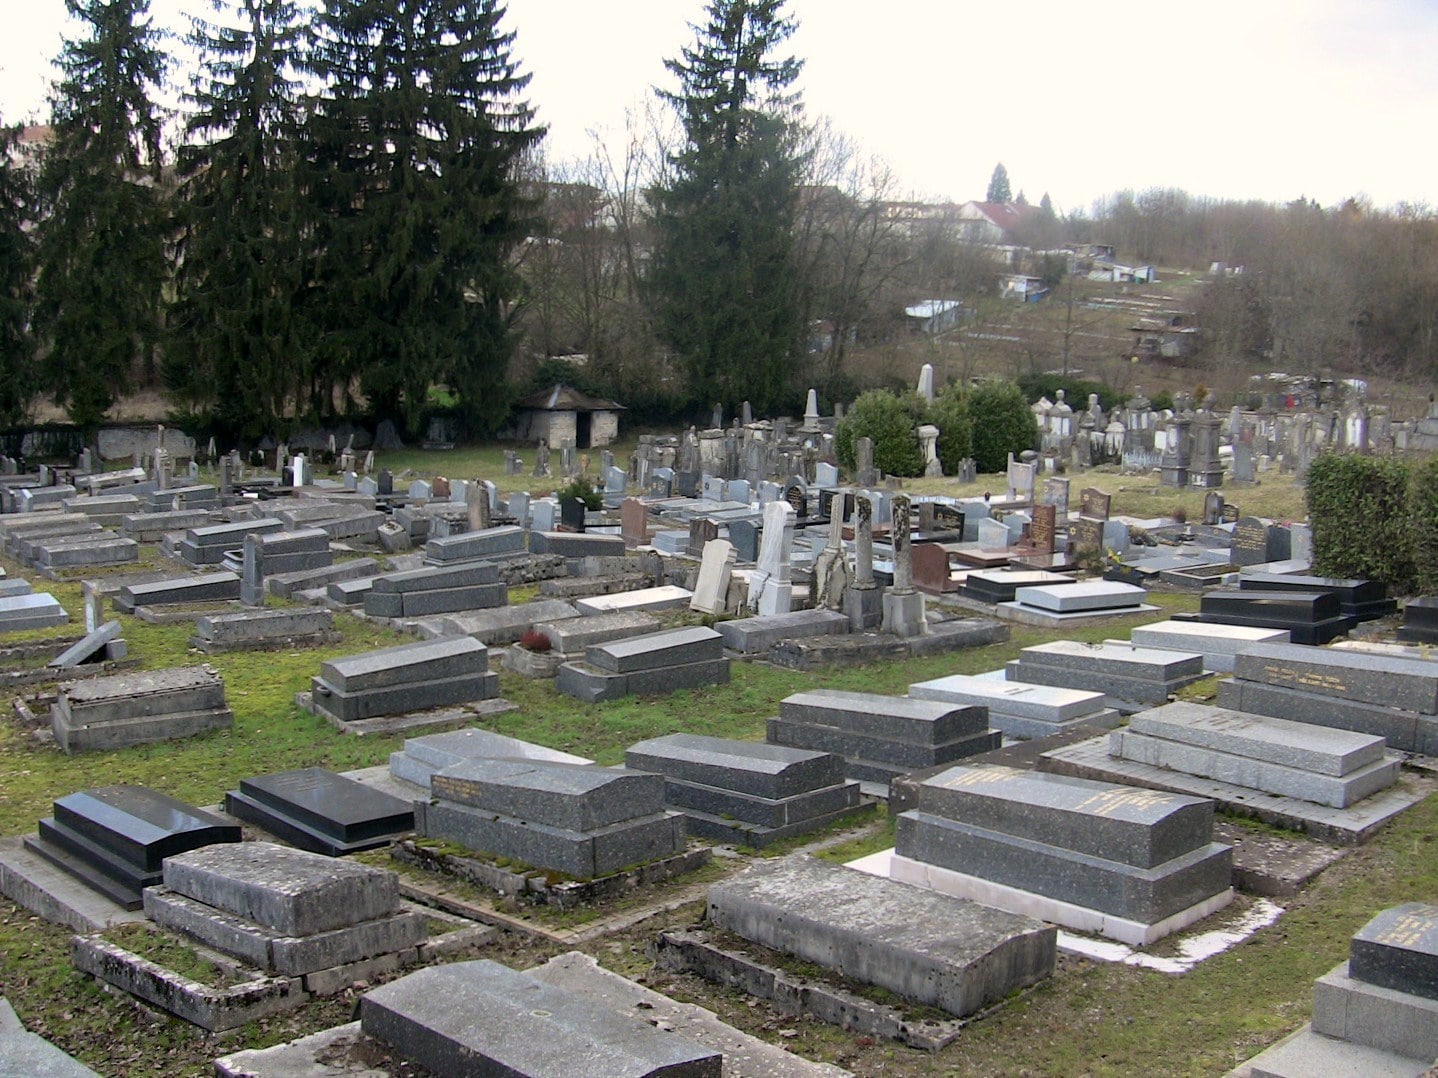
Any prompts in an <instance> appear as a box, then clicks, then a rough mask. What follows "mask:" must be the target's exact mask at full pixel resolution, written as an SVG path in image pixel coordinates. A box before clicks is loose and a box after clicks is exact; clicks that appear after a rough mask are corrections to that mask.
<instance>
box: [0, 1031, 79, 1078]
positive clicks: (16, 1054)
mask: <svg viewBox="0 0 1438 1078" xmlns="http://www.w3.org/2000/svg"><path fill="white" fill-rule="evenodd" d="M39 1075H43V1076H44V1078H100V1075H99V1074H98V1073H96V1072H95V1071H92V1070H91V1069H90V1068H89V1067H87V1066H85V1065H84V1064H83V1063H81V1062H80V1061H79V1060H78V1059H76V1058H75V1057H74V1056H72V1055H69V1054H67V1053H66V1052H65V1051H64V1050H63V1049H61V1048H59V1047H57V1046H55V1045H53V1044H51V1043H50V1042H49V1041H47V1040H46V1039H45V1038H44V1037H42V1036H40V1034H38V1033H31V1032H30V1031H29V1030H25V1029H21V1030H17V1031H16V1032H13V1033H6V1034H5V1035H4V1036H0V1078H37V1076H39Z"/></svg>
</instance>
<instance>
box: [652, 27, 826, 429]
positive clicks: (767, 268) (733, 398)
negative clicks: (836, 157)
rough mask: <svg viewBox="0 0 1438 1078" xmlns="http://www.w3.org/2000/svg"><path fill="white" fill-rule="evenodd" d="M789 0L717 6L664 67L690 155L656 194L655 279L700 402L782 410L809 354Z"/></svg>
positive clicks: (670, 338) (671, 337) (666, 322)
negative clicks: (797, 240) (804, 352)
mask: <svg viewBox="0 0 1438 1078" xmlns="http://www.w3.org/2000/svg"><path fill="white" fill-rule="evenodd" d="M782 8H783V0H710V3H709V6H708V9H707V19H706V21H705V23H704V25H703V26H697V27H695V28H694V29H695V33H696V38H695V43H694V45H693V47H691V48H687V49H685V50H683V53H682V55H681V58H680V59H678V60H670V61H668V62H667V63H666V66H667V67H668V69H669V70H670V71H671V72H672V73H673V74H674V75H675V76H676V77H677V78H678V80H679V91H678V92H677V93H663V94H661V96H662V97H664V99H665V100H667V101H669V102H670V103H671V104H672V105H673V106H674V107H675V108H676V109H677V110H678V112H679V115H680V118H681V120H682V121H683V125H684V145H683V147H682V148H681V149H680V151H679V152H678V153H677V154H676V155H675V156H674V157H673V159H672V164H673V178H672V179H671V180H670V182H669V183H668V184H667V186H665V187H664V188H663V189H661V190H660V191H658V192H657V193H656V194H657V199H656V202H657V205H656V214H655V226H656V229H657V236H656V241H657V242H656V250H655V256H654V264H653V268H652V273H651V277H650V283H651V285H652V287H653V294H654V300H655V305H656V312H657V318H658V321H659V326H660V330H661V333H662V335H663V337H664V339H665V340H666V341H667V342H668V343H669V344H670V346H671V347H672V348H673V349H674V351H675V353H676V354H677V355H678V357H679V359H680V361H681V362H682V364H683V365H684V368H685V370H686V372H687V374H688V377H689V391H690V394H691V398H692V401H693V403H694V404H696V405H699V406H705V407H707V406H708V405H710V404H712V403H714V402H716V401H717V402H720V403H722V404H724V406H725V408H726V410H735V409H737V407H738V406H739V403H740V402H741V401H744V400H749V401H750V402H752V404H753V405H754V407H755V409H756V410H758V411H759V412H760V414H764V412H766V411H769V410H772V409H774V408H776V407H779V406H780V405H781V403H782V401H783V399H784V397H785V392H786V390H787V388H788V386H789V382H790V377H791V369H792V365H793V363H794V361H795V359H796V358H797V356H798V355H799V354H800V346H801V342H802V330H803V326H802V322H801V315H800V305H799V297H798V291H797V288H796V284H795V266H794V220H795V215H796V210H797V200H798V178H799V174H800V170H801V166H802V159H801V157H800V154H799V150H798V146H797V141H796V137H795V135H796V130H795V126H796V120H797V115H798V101H797V98H796V97H795V96H793V95H791V94H790V93H789V87H790V85H791V84H792V83H793V81H794V79H795V78H797V77H798V74H799V70H800V67H801V66H802V65H801V63H800V61H798V60H796V59H793V58H779V57H776V56H775V55H774V53H775V51H776V50H777V49H779V48H780V46H782V45H783V44H784V42H785V41H786V40H787V39H788V38H789V36H790V35H791V34H792V33H793V31H794V26H795V24H794V22H793V20H792V19H791V18H789V17H788V16H787V15H785V14H783V13H782V11H781V9H782Z"/></svg>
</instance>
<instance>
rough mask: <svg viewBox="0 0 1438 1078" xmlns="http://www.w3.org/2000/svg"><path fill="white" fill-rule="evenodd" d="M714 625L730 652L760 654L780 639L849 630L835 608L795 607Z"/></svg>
mask: <svg viewBox="0 0 1438 1078" xmlns="http://www.w3.org/2000/svg"><path fill="white" fill-rule="evenodd" d="M714 628H715V630H717V631H718V633H719V635H720V636H722V637H723V638H724V646H725V647H726V648H729V649H730V650H731V651H737V652H739V653H740V654H741V655H762V654H764V653H765V652H767V651H768V650H769V649H770V648H771V647H772V646H773V645H774V644H776V643H777V642H778V641H780V640H797V639H804V638H807V637H812V636H842V635H844V634H846V633H847V632H848V631H849V617H848V615H847V614H842V613H840V612H839V611H837V610H824V609H813V610H794V611H791V612H790V613H787V614H768V615H762V616H758V617H751V618H736V619H734V620H732V621H721V622H719V623H718V624H717V625H715V626H714Z"/></svg>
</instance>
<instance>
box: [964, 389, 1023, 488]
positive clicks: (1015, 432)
mask: <svg viewBox="0 0 1438 1078" xmlns="http://www.w3.org/2000/svg"><path fill="white" fill-rule="evenodd" d="M969 415H970V416H971V417H972V419H973V429H974V452H973V457H974V461H975V463H976V464H977V466H978V469H979V471H981V472H1001V471H1003V470H1004V469H1005V468H1006V467H1008V462H1009V454H1010V453H1013V454H1015V455H1017V454H1019V453H1022V452H1023V451H1024V450H1026V449H1033V448H1034V443H1035V442H1036V441H1038V428H1037V427H1036V426H1035V425H1034V414H1033V412H1031V411H1029V404H1028V401H1027V400H1025V399H1024V395H1023V391H1022V390H1020V389H1019V387H1018V386H1016V385H1014V383H1012V382H985V383H984V384H983V385H980V386H976V387H975V388H974V389H973V390H971V391H970V393H969Z"/></svg>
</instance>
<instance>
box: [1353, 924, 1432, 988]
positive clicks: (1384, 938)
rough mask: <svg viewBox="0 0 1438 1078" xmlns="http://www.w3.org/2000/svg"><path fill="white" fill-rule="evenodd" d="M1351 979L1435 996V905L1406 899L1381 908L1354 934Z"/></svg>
mask: <svg viewBox="0 0 1438 1078" xmlns="http://www.w3.org/2000/svg"><path fill="white" fill-rule="evenodd" d="M1348 973H1349V976H1351V977H1352V978H1353V979H1354V980H1358V981H1365V982H1367V983H1368V984H1376V985H1378V986H1379V987H1381V988H1391V989H1393V990H1394V991H1397V992H1407V993H1408V994H1410V995H1414V996H1422V997H1424V998H1425V999H1438V905H1433V904H1431V903H1427V902H1409V903H1406V904H1404V905H1402V906H1395V907H1393V908H1392V909H1388V910H1384V911H1383V912H1382V913H1380V914H1379V915H1378V916H1377V917H1375V918H1373V920H1371V921H1369V922H1368V923H1367V924H1366V925H1364V926H1363V927H1362V928H1360V929H1359V930H1358V932H1357V933H1355V934H1354V936H1353V939H1352V941H1351V942H1350V943H1349V955H1348Z"/></svg>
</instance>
